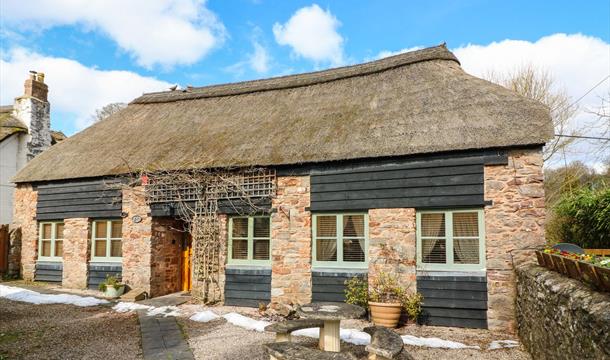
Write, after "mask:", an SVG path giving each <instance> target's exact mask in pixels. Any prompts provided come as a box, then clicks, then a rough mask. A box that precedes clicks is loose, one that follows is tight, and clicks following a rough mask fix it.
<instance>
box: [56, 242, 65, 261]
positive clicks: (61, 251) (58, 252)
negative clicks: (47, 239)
mask: <svg viewBox="0 0 610 360" xmlns="http://www.w3.org/2000/svg"><path fill="white" fill-rule="evenodd" d="M63 255H64V242H63V241H62V240H55V256H56V257H62V256H63Z"/></svg>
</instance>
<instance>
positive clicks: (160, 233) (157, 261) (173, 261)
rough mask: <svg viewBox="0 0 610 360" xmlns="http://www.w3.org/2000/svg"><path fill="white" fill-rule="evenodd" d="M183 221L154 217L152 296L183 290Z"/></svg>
mask: <svg viewBox="0 0 610 360" xmlns="http://www.w3.org/2000/svg"><path fill="white" fill-rule="evenodd" d="M181 230H182V222H180V221H177V220H174V219H167V218H153V219H152V238H151V246H152V249H151V283H150V296H161V295H166V294H170V293H173V292H177V291H180V290H181V282H180V280H181V278H180V269H181V267H180V266H181V255H182V238H183V236H185V233H184V232H182V231H181Z"/></svg>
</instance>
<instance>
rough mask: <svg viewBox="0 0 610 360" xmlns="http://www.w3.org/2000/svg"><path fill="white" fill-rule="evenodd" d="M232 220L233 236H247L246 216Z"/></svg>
mask: <svg viewBox="0 0 610 360" xmlns="http://www.w3.org/2000/svg"><path fill="white" fill-rule="evenodd" d="M232 220H233V237H248V218H235V219H232Z"/></svg>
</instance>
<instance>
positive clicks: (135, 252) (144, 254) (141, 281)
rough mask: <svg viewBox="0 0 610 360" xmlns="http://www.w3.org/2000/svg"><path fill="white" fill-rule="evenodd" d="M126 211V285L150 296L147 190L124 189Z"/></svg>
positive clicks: (124, 234) (124, 235)
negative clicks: (145, 194)
mask: <svg viewBox="0 0 610 360" xmlns="http://www.w3.org/2000/svg"><path fill="white" fill-rule="evenodd" d="M123 212H124V213H126V214H127V216H126V217H125V218H124V219H123V228H122V230H123V247H122V250H123V274H122V276H123V282H124V283H125V284H126V285H129V287H131V288H132V289H136V288H137V289H139V290H141V291H146V292H148V293H150V283H151V236H152V231H151V229H152V218H151V216H150V207H149V206H148V205H147V204H146V201H145V197H144V187H142V186H136V187H133V188H129V189H123ZM136 220H139V221H136Z"/></svg>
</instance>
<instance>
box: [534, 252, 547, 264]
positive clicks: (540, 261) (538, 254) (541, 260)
mask: <svg viewBox="0 0 610 360" xmlns="http://www.w3.org/2000/svg"><path fill="white" fill-rule="evenodd" d="M536 259H538V265H540V266H542V267H544V266H546V264H545V263H544V255H542V251H539V250H536Z"/></svg>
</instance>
